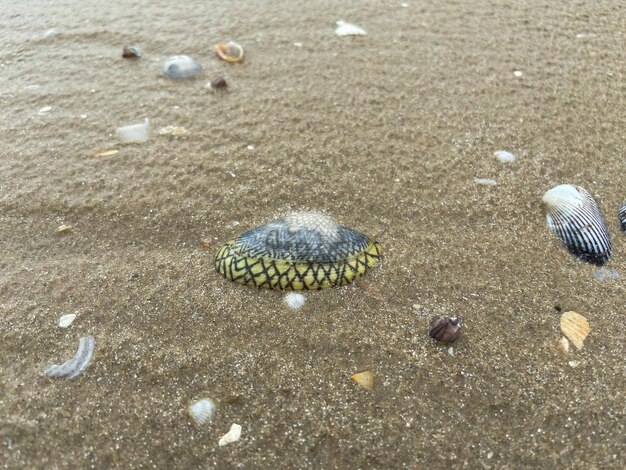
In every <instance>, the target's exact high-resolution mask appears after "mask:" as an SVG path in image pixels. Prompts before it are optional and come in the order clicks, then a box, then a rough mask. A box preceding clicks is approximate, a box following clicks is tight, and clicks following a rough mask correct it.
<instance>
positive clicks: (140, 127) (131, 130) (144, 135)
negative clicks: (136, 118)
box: [115, 118, 150, 142]
mask: <svg viewBox="0 0 626 470" xmlns="http://www.w3.org/2000/svg"><path fill="white" fill-rule="evenodd" d="M115 132H116V133H117V135H118V136H120V138H121V139H122V140H123V141H125V142H147V141H148V139H149V138H150V120H149V119H148V118H146V119H145V120H144V122H143V124H131V125H130V126H123V127H118V128H117V129H116V130H115Z"/></svg>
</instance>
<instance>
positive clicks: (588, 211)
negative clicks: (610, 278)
mask: <svg viewBox="0 0 626 470" xmlns="http://www.w3.org/2000/svg"><path fill="white" fill-rule="evenodd" d="M543 203H544V204H545V208H546V219H547V221H548V227H549V228H550V230H552V231H553V232H554V233H555V234H556V235H557V236H558V237H559V238H560V239H561V241H562V242H563V243H564V244H565V246H566V247H567V249H568V250H569V251H570V253H572V254H573V255H575V256H577V257H578V258H580V259H582V260H584V261H587V262H589V263H592V264H596V265H602V264H604V263H606V262H607V261H608V260H609V258H610V257H611V238H610V237H609V232H608V230H607V228H606V224H605V223H604V218H603V217H602V213H601V212H600V208H599V207H598V204H596V201H595V200H594V199H593V197H591V195H590V194H589V193H588V192H587V191H585V190H584V189H583V188H581V187H579V186H574V185H572V184H562V185H559V186H556V187H555V188H552V189H551V190H550V191H548V192H547V193H545V194H544V196H543Z"/></svg>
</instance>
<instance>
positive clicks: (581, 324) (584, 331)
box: [561, 312, 590, 350]
mask: <svg viewBox="0 0 626 470" xmlns="http://www.w3.org/2000/svg"><path fill="white" fill-rule="evenodd" d="M561 331H562V332H563V334H564V335H565V337H566V338H567V339H569V340H570V341H571V342H572V344H573V345H574V346H576V349H579V350H580V349H582V348H583V342H584V341H585V338H586V337H587V335H588V334H589V331H590V328H589V322H588V321H587V319H586V318H585V317H584V316H582V315H581V314H580V313H576V312H565V313H564V314H563V315H561Z"/></svg>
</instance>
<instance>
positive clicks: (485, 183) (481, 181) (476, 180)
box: [474, 178, 498, 186]
mask: <svg viewBox="0 0 626 470" xmlns="http://www.w3.org/2000/svg"><path fill="white" fill-rule="evenodd" d="M474 183H476V184H480V185H481V186H495V185H496V184H498V183H497V182H496V180H494V179H492V178H474Z"/></svg>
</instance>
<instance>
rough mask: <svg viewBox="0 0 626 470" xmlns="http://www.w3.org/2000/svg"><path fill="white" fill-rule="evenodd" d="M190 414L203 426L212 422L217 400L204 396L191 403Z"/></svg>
mask: <svg viewBox="0 0 626 470" xmlns="http://www.w3.org/2000/svg"><path fill="white" fill-rule="evenodd" d="M188 411H189V415H190V416H191V418H192V419H193V420H194V422H195V423H196V424H197V425H198V426H201V427H204V426H207V425H209V424H211V421H213V417H214V416H215V402H214V401H213V400H211V399H210V398H203V399H202V400H198V401H197V402H195V403H192V404H191V405H189V408H188Z"/></svg>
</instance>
